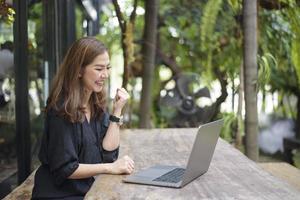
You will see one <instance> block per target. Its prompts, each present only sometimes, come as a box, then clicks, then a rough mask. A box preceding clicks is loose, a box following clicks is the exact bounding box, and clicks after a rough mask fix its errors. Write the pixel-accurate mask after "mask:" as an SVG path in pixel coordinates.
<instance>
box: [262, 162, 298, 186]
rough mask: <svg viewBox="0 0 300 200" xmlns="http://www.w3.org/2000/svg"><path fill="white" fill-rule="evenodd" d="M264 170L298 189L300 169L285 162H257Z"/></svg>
mask: <svg viewBox="0 0 300 200" xmlns="http://www.w3.org/2000/svg"><path fill="white" fill-rule="evenodd" d="M258 164H259V165H260V166H261V167H262V168H263V169H264V170H266V171H268V172H269V173H271V174H272V175H273V176H276V177H278V178H280V179H283V180H284V181H286V182H288V183H289V184H290V185H292V186H294V187H295V188H296V189H298V190H299V191H300V170H299V169H297V168H296V167H294V166H292V165H290V164H288V163H285V162H267V163H258Z"/></svg>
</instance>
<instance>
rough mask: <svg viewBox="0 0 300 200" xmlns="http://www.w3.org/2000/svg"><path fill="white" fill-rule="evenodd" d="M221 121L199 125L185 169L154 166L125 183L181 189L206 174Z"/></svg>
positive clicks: (128, 178) (127, 179) (130, 176)
mask: <svg viewBox="0 0 300 200" xmlns="http://www.w3.org/2000/svg"><path fill="white" fill-rule="evenodd" d="M223 121H224V120H223V119H221V120H217V121H214V122H210V123H207V124H204V125H201V126H200V127H199V129H198V132H197V136H196V138H195V141H194V145H193V148H192V151H191V153H190V156H189V159H188V162H187V165H186V167H185V168H182V167H179V166H166V165H156V166H152V167H150V168H147V169H144V170H141V171H139V172H137V173H134V174H132V175H129V176H127V177H126V178H125V179H124V180H123V181H124V182H125V183H137V184H145V185H155V186H165V187H173V188H181V187H183V186H185V185H186V184H188V183H190V182H191V181H193V180H194V179H196V178H198V177H199V176H201V175H203V174H204V173H205V172H207V170H208V168H209V165H210V162H211V159H212V156H213V153H214V150H215V146H216V144H217V141H218V138H219V134H220V130H221V127H222V125H223Z"/></svg>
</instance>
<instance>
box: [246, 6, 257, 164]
mask: <svg viewBox="0 0 300 200" xmlns="http://www.w3.org/2000/svg"><path fill="white" fill-rule="evenodd" d="M243 30H244V44H243V45H244V46H243V48H244V87H245V110H246V116H245V133H246V155H247V156H248V157H249V158H250V159H252V160H254V161H257V160H258V145H257V132H258V122H257V121H258V119H257V93H256V92H257V76H258V75H257V58H256V57H257V36H256V34H257V32H256V31H257V2H256V1H253V0H244V1H243Z"/></svg>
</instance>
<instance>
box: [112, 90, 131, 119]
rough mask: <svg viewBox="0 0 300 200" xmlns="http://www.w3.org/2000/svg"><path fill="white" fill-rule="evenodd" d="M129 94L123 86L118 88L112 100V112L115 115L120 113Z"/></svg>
mask: <svg viewBox="0 0 300 200" xmlns="http://www.w3.org/2000/svg"><path fill="white" fill-rule="evenodd" d="M129 97H130V96H129V94H128V92H127V91H126V90H125V89H124V88H118V89H117V93H116V96H115V98H114V102H113V113H114V115H116V116H119V115H121V112H122V109H123V107H124V106H125V104H126V103H127V101H128V99H129Z"/></svg>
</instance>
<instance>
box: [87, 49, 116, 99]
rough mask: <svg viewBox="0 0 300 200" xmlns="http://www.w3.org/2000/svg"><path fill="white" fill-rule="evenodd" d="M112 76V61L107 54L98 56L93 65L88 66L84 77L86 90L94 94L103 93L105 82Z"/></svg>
mask: <svg viewBox="0 0 300 200" xmlns="http://www.w3.org/2000/svg"><path fill="white" fill-rule="evenodd" d="M109 74H110V60H109V55H108V53H107V52H105V53H103V54H100V55H98V56H97V57H96V58H95V59H94V60H93V62H92V63H91V64H89V65H87V66H86V67H85V69H84V72H83V75H82V77H81V78H82V81H83V84H84V87H85V89H86V90H87V91H88V92H90V93H92V92H101V90H102V89H103V87H104V83H105V80H106V79H107V78H108V77H109Z"/></svg>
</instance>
